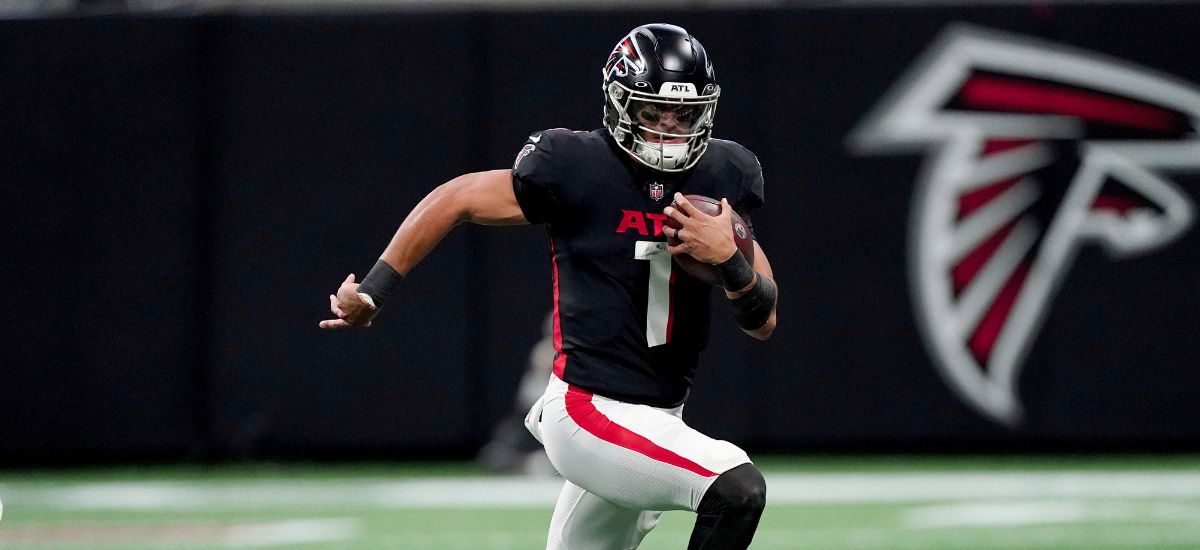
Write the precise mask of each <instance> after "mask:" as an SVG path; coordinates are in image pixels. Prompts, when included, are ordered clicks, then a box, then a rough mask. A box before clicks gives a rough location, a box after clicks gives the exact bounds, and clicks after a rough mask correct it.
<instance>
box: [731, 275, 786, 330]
mask: <svg viewBox="0 0 1200 550" xmlns="http://www.w3.org/2000/svg"><path fill="white" fill-rule="evenodd" d="M778 297H779V289H778V288H777V287H776V286H775V283H774V282H773V281H771V280H770V279H768V278H766V277H759V278H758V284H756V285H754V288H752V289H750V290H749V291H748V292H746V293H745V294H743V295H741V296H738V297H737V298H734V299H732V300H730V301H729V305H730V306H732V307H733V318H734V319H735V320H736V321H737V324H738V326H739V327H742V328H744V329H746V330H754V329H757V328H761V327H762V326H763V325H765V324H767V320H768V319H770V318H771V312H772V311H775V300H776V299H777V298H778Z"/></svg>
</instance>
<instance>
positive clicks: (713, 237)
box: [321, 24, 777, 550]
mask: <svg viewBox="0 0 1200 550" xmlns="http://www.w3.org/2000/svg"><path fill="white" fill-rule="evenodd" d="M603 91H604V94H605V107H604V128H603V129H599V130H595V131H592V132H572V131H568V130H561V129H560V130H549V131H545V132H539V133H535V134H533V135H532V136H530V138H529V140H528V141H527V142H526V144H525V145H524V146H523V147H522V149H521V150H520V152H519V153H518V155H517V159H516V162H515V163H514V166H513V168H512V170H511V171H510V170H492V171H488V172H478V173H472V174H466V175H463V176H460V177H458V178H455V179H454V180H451V181H450V182H447V183H446V184H443V185H442V186H440V187H438V188H437V189H436V190H434V191H433V192H432V193H430V194H429V195H428V196H426V198H425V199H424V200H422V201H421V202H420V203H419V204H418V205H417V206H416V208H414V210H413V211H412V212H411V213H410V214H409V216H408V217H407V218H406V219H405V221H404V223H403V224H401V226H400V228H399V230H398V231H397V232H396V234H395V236H394V237H393V238H392V241H391V243H390V244H389V245H388V247H387V249H386V250H385V251H384V253H383V255H382V257H381V258H380V260H379V261H378V262H377V263H376V265H375V267H374V268H372V270H371V272H370V273H368V275H367V276H366V277H365V278H364V279H363V281H362V284H361V285H359V284H356V283H355V280H354V276H353V275H350V276H349V277H347V278H346V280H345V281H344V282H343V283H342V285H341V286H340V287H339V288H338V290H337V293H336V294H334V295H331V296H330V307H331V311H332V312H333V313H334V315H335V316H336V319H330V320H326V321H322V322H321V326H322V327H323V328H327V329H339V328H347V327H353V326H364V327H365V326H370V324H371V322H372V320H373V319H374V317H375V315H376V314H377V313H378V311H379V309H380V308H381V307H383V306H384V305H386V304H388V303H391V302H392V300H393V299H394V297H395V294H396V291H397V290H398V287H399V285H400V282H401V280H402V278H403V275H402V274H404V273H408V272H409V271H410V270H411V269H412V268H413V267H414V266H415V265H416V264H417V262H419V261H420V260H421V259H422V258H424V257H425V256H426V255H427V254H428V253H429V252H430V250H432V249H433V248H434V246H435V245H436V244H437V243H438V242H439V241H440V240H441V238H442V237H443V236H445V235H446V233H448V232H449V231H450V229H452V228H453V227H454V226H455V225H457V224H458V223H461V222H464V221H467V222H471V223H477V224H484V225H511V224H522V223H544V224H546V225H547V228H548V230H549V233H550V239H551V259H552V271H553V274H554V286H553V291H554V311H553V343H554V347H555V350H556V352H557V353H556V355H555V358H554V362H553V376H551V377H550V383H549V385H548V387H547V389H546V392H545V394H544V395H543V396H542V398H541V399H540V400H538V402H537V403H536V404H535V405H534V407H533V408H532V409H531V410H530V412H529V416H527V418H526V424H527V426H528V427H529V429H530V431H531V432H532V433H533V434H534V436H535V437H537V438H538V440H539V441H541V442H542V443H543V444H544V445H545V447H546V452H547V455H548V456H549V458H550V460H551V462H552V463H553V465H554V467H555V469H557V470H558V471H559V473H561V474H562V476H563V477H564V478H566V482H565V483H564V487H563V490H562V493H561V494H560V496H559V500H558V504H557V505H556V507H555V511H554V516H553V518H552V520H551V525H550V533H549V537H548V540H547V548H555V549H558V548H570V549H572V550H579V549H585V548H596V549H618V548H635V547H637V546H638V544H639V543H640V541H641V540H642V538H643V537H645V535H646V534H647V533H648V532H649V531H650V530H651V529H652V528H653V527H654V526H655V525H656V524H657V522H658V518H659V516H660V514H661V511H662V510H691V511H694V512H696V513H697V520H696V525H695V528H694V530H693V532H692V536H691V540H690V543H689V548H705V549H725V548H746V547H747V546H749V544H750V541H751V539H752V538H753V535H754V531H755V529H756V528H757V525H758V521H759V517H760V516H761V514H762V510H763V506H764V503H765V495H766V484H765V482H764V480H763V477H762V475H761V473H760V472H759V471H758V470H757V469H756V468H755V467H754V465H753V464H751V463H750V460H749V458H748V457H747V455H746V453H745V452H744V451H742V450H741V449H740V448H738V447H737V446H735V445H733V444H731V443H729V442H726V441H719V440H715V439H712V438H710V437H708V436H706V435H704V434H702V433H700V432H698V431H696V430H694V429H692V428H691V427H689V426H688V425H687V424H685V423H684V422H683V420H682V418H681V417H682V409H683V404H684V401H685V400H686V398H687V394H688V389H689V387H690V385H691V382H692V378H693V376H694V374H695V370H696V365H697V363H698V360H699V355H700V352H701V350H702V349H703V348H704V346H705V344H706V343H707V338H708V329H709V316H710V301H709V300H710V296H711V292H710V287H709V286H708V285H707V284H706V283H703V282H701V281H699V280H697V279H694V278H692V277H690V276H688V275H687V274H686V273H684V272H683V271H682V270H679V269H677V267H676V266H675V264H674V263H673V262H672V261H671V258H672V256H673V255H677V254H689V255H691V256H692V257H693V258H695V259H697V260H699V261H701V262H704V263H708V264H712V265H714V266H716V269H717V271H718V273H719V274H720V279H721V283H722V286H723V287H724V295H725V298H726V300H727V301H728V302H729V304H730V305H731V307H732V309H733V313H734V316H735V318H736V320H737V322H738V324H739V326H741V327H742V329H743V330H744V331H745V332H746V333H748V334H750V335H751V336H754V337H756V338H759V339H766V338H768V337H769V336H770V334H771V333H772V332H773V331H774V329H775V324H776V321H775V302H776V297H777V290H776V287H775V284H774V282H773V281H772V280H771V268H770V265H769V263H768V262H767V259H766V256H765V254H763V252H762V249H761V248H760V247H759V246H758V245H757V244H755V247H754V248H755V254H754V258H753V265H752V264H751V263H750V262H749V261H748V260H747V258H746V257H745V256H743V254H742V253H741V252H740V251H738V250H737V248H736V246H735V244H734V240H733V236H732V232H731V225H730V216H731V209H737V210H738V211H739V213H741V215H742V217H743V218H744V219H746V220H747V221H748V220H749V216H748V212H749V210H751V209H754V208H757V207H758V206H760V205H761V204H762V196H763V193H762V191H763V180H762V169H761V166H760V165H759V163H758V159H757V158H755V156H754V155H753V154H751V153H750V152H749V151H747V150H746V149H745V148H743V147H742V146H740V145H738V144H736V143H733V142H729V141H721V140H712V139H711V134H712V127H713V117H714V114H715V111H716V104H717V99H718V98H719V97H720V88H719V87H718V86H717V83H716V78H715V75H714V72H713V67H712V63H711V62H710V60H709V59H708V56H707V54H706V52H705V50H704V48H703V46H701V44H700V42H699V41H698V40H696V39H695V38H694V37H692V36H691V35H689V34H688V33H687V31H685V30H684V29H682V28H679V27H676V26H672V25H660V24H655V25H645V26H641V27H638V28H636V29H634V30H633V31H631V32H630V33H629V34H628V35H627V36H626V37H625V38H623V39H622V40H621V41H620V42H618V44H617V46H616V47H615V48H614V49H613V51H612V54H611V55H610V56H609V59H608V61H607V63H606V64H605V67H604V87H603ZM683 192H687V193H689V194H698V195H704V196H710V197H715V198H720V199H721V203H722V211H721V213H720V214H719V215H717V216H708V215H705V214H703V213H701V212H699V211H698V210H696V208H695V207H694V206H692V204H691V203H689V202H688V201H687V200H686V199H685V198H684V197H683ZM668 197H674V202H671V201H670V200H669V199H668ZM668 204H669V205H668ZM668 217H670V218H673V219H674V220H675V221H677V222H679V229H672V228H670V227H666V226H665V222H666V220H667V218H668ZM668 239H670V241H669V242H668Z"/></svg>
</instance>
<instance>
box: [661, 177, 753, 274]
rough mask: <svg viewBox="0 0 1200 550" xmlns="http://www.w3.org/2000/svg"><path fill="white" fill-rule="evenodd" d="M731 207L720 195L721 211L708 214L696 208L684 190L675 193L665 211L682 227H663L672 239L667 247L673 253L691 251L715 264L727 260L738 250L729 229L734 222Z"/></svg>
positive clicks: (697, 256) (702, 259) (691, 253)
mask: <svg viewBox="0 0 1200 550" xmlns="http://www.w3.org/2000/svg"><path fill="white" fill-rule="evenodd" d="M732 211H733V209H732V207H731V206H729V201H727V200H725V199H721V213H720V214H719V215H717V216H709V215H708V214H705V213H704V212H701V211H699V210H697V209H696V207H695V206H694V205H692V203H691V202H689V201H688V200H687V198H686V197H684V196H683V193H675V202H673V203H671V206H668V207H666V208H664V209H663V213H664V214H666V215H668V216H670V217H671V218H672V219H674V220H675V221H677V222H679V224H680V225H682V227H680V228H679V229H672V228H670V227H666V226H664V227H663V233H665V234H666V235H667V237H668V238H669V239H671V240H672V241H671V242H668V243H667V250H668V251H670V252H671V254H672V255H675V254H689V255H691V257H693V258H695V259H697V260H699V261H701V262H704V263H707V264H714V265H715V264H719V263H721V262H723V261H725V260H728V259H729V257H730V256H733V253H734V252H735V251H737V245H735V244H734V242H733V232H732V231H731V230H730V227H732V223H731V222H730V214H729V213H730V212H732Z"/></svg>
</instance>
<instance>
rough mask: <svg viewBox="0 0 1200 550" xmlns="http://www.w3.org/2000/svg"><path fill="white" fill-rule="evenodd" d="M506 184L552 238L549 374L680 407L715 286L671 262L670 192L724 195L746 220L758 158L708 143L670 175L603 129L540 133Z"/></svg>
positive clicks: (754, 202)
mask: <svg viewBox="0 0 1200 550" xmlns="http://www.w3.org/2000/svg"><path fill="white" fill-rule="evenodd" d="M513 189H514V191H515V192H516V197H517V202H518V203H519V204H520V206H521V210H522V211H523V212H524V214H525V218H526V219H527V220H529V222H530V223H545V224H547V227H548V230H549V233H550V256H551V262H552V265H551V268H552V271H553V275H554V345H555V349H556V351H557V352H558V353H557V355H556V356H555V360H554V372H555V374H557V375H558V376H559V377H560V378H562V379H563V380H564V381H566V382H568V383H570V384H573V385H576V386H579V387H581V388H583V389H586V390H589V391H592V392H594V393H596V394H599V395H603V396H606V397H610V398H613V399H619V400H622V401H629V402H634V403H644V404H648V405H653V406H659V407H670V406H675V405H678V404H680V403H682V402H683V400H684V399H685V398H686V397H687V391H688V388H689V387H690V386H691V383H692V377H693V375H694V374H695V371H696V364H697V362H698V361H699V357H700V351H701V350H702V349H704V347H705V345H706V343H707V341H708V327H709V315H710V309H711V307H710V302H709V300H710V297H711V295H712V287H710V286H708V285H707V284H705V283H703V282H700V281H698V280H696V279H694V278H692V277H691V276H689V275H688V274H687V272H685V271H683V270H682V269H680V268H679V267H678V266H677V265H676V264H675V262H673V261H671V255H670V253H669V252H668V251H667V248H666V236H665V235H663V232H662V227H663V222H664V221H665V220H666V218H667V216H666V215H665V214H663V212H662V211H663V208H664V207H666V206H667V205H668V204H670V203H671V197H672V196H673V195H674V193H675V192H676V191H678V192H682V193H684V194H698V195H705V196H708V197H713V198H716V199H720V198H722V197H724V198H727V199H729V202H730V204H731V205H732V206H733V207H734V210H735V211H737V212H738V214H739V215H741V216H742V218H744V219H745V220H746V222H747V223H750V217H749V212H750V210H752V209H755V208H757V207H759V206H760V205H762V201H763V179H762V167H761V166H760V165H759V163H758V159H757V158H756V157H755V156H754V155H753V154H752V153H750V152H749V151H748V150H746V149H745V148H744V147H742V146H741V145H738V144H736V143H734V142H731V141H723V140H717V139H714V140H711V141H710V143H709V147H708V151H707V152H705V154H704V156H703V157H702V158H701V159H700V161H699V162H698V163H697V164H696V166H694V167H693V168H692V169H691V170H689V171H687V172H685V173H682V174H679V175H675V176H674V177H672V176H670V175H668V174H664V173H660V172H654V171H651V170H650V169H648V168H645V167H643V166H641V165H640V164H637V163H636V161H634V160H633V159H630V158H629V157H628V154H627V153H625V152H624V151H622V150H620V149H619V148H618V147H617V145H616V144H615V143H614V142H613V141H612V138H611V137H610V136H609V135H608V132H607V131H606V130H603V129H600V130H595V131H592V132H572V131H570V130H561V129H560V130H547V131H544V132H540V133H537V134H534V135H533V136H531V137H530V138H529V140H528V141H527V142H526V143H525V146H524V147H523V148H522V149H521V152H520V153H519V154H518V155H517V161H516V163H515V164H514V165H513Z"/></svg>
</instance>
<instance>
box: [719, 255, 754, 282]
mask: <svg viewBox="0 0 1200 550" xmlns="http://www.w3.org/2000/svg"><path fill="white" fill-rule="evenodd" d="M717 275H718V276H720V278H721V286H723V287H725V290H728V291H730V292H737V291H739V290H742V289H744V288H746V287H748V286H750V283H753V282H754V268H753V267H750V262H748V261H746V257H745V256H743V255H742V251H741V250H734V251H733V255H732V256H730V257H729V259H728V260H725V261H723V262H721V263H719V264H717Z"/></svg>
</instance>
